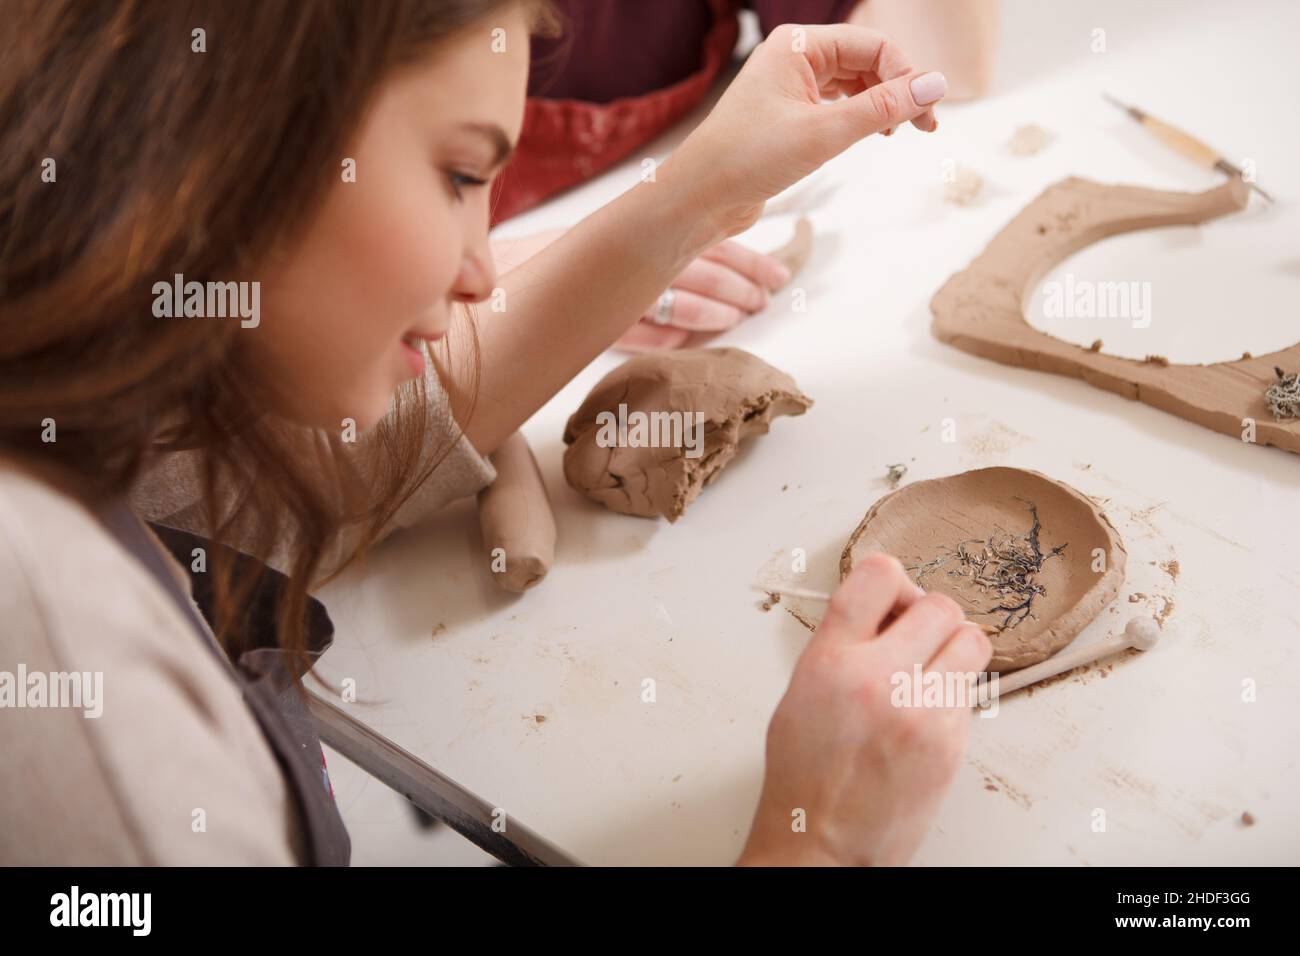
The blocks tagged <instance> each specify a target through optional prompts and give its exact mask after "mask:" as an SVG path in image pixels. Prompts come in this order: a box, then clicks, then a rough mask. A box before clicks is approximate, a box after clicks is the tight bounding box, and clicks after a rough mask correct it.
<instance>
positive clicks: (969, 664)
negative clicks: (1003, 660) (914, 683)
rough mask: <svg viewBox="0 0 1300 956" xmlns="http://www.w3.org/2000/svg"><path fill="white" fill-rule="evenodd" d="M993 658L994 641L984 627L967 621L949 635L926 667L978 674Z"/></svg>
mask: <svg viewBox="0 0 1300 956" xmlns="http://www.w3.org/2000/svg"><path fill="white" fill-rule="evenodd" d="M992 659H993V642H992V641H990V640H989V638H988V635H987V634H985V633H984V630H983V628H981V627H980V626H979V625H978V624H972V623H971V622H970V621H967V622H966V623H964V624H962V625H961V626H959V627H957V628H956V629H955V630H953V631H952V633H950V634H949V635H948V638H947V640H945V641H944V642H943V643H942V644H941V645H940V646H939V648H938V650H937V651H936V653H935V654H934V656H933V657H932V658H931V659H930V662H929V663H928V664H927V665H926V668H925V669H926V670H931V671H939V672H940V673H963V674H965V673H971V672H974V673H976V674H978V673H980V672H981V671H983V670H984V668H986V667H988V664H989V661H990V660H992Z"/></svg>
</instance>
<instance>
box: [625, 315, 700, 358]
mask: <svg viewBox="0 0 1300 956" xmlns="http://www.w3.org/2000/svg"><path fill="white" fill-rule="evenodd" d="M690 337H691V333H690V332H689V331H688V330H686V329H675V328H673V327H672V326H671V325H653V324H651V323H649V322H638V323H636V324H635V325H634V326H632V327H631V328H630V329H628V330H627V331H626V332H624V333H623V334H622V335H621V336H620V337H619V340H618V341H617V342H616V343H615V344H616V345H617V346H618V347H619V348H621V349H626V350H627V351H629V352H648V351H650V350H651V349H679V348H681V347H682V346H683V345H685V344H686V340H687V339H689V338H690Z"/></svg>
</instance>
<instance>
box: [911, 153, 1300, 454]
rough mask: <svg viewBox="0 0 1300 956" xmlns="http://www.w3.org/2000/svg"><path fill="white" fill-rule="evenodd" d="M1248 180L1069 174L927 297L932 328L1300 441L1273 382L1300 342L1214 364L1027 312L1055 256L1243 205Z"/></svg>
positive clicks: (1297, 444)
mask: <svg viewBox="0 0 1300 956" xmlns="http://www.w3.org/2000/svg"><path fill="white" fill-rule="evenodd" d="M1248 197H1249V187H1248V186H1247V184H1246V183H1244V182H1242V181H1241V180H1240V179H1238V178H1236V177H1233V178H1231V179H1229V180H1227V181H1226V182H1225V183H1224V184H1223V185H1222V186H1218V187H1216V188H1214V189H1209V190H1206V191H1205V192H1201V193H1183V192H1167V191H1164V190H1159V189H1145V188H1142V187H1139V186H1114V185H1107V184H1103V183H1098V182H1093V181H1092V180H1088V179H1080V178H1077V177H1071V178H1069V179H1064V180H1062V181H1061V182H1059V183H1055V184H1053V185H1051V186H1049V187H1047V189H1045V190H1044V191H1043V192H1042V194H1041V195H1040V196H1039V197H1038V198H1037V199H1035V200H1034V201H1033V202H1031V203H1030V204H1029V205H1028V206H1026V207H1025V208H1024V209H1023V210H1021V211H1020V213H1019V214H1018V215H1017V216H1016V217H1015V218H1014V219H1012V220H1011V221H1010V222H1009V223H1007V225H1006V226H1004V227H1003V229H1002V231H1001V232H999V233H998V234H997V235H996V236H994V237H993V239H992V241H991V242H989V244H988V247H987V248H986V249H985V250H984V251H983V252H982V253H980V254H979V256H978V257H977V258H976V259H975V261H974V262H972V263H971V264H970V265H969V266H967V267H966V268H965V269H963V270H962V271H961V272H958V273H957V274H956V275H954V276H952V278H950V279H949V280H948V281H947V282H946V283H944V285H943V288H941V289H940V290H939V291H938V292H937V293H935V296H934V298H933V299H932V300H931V302H930V310H931V312H933V313H934V322H933V323H932V324H931V326H930V329H931V331H932V332H933V333H934V336H935V338H937V339H939V341H941V342H946V343H948V344H949V345H952V346H955V347H957V348H959V349H961V350H962V351H964V352H970V353H971V354H973V355H979V356H982V357H983V358H988V359H993V360H994V361H995V362H1002V363H1003V364H1005V365H1018V366H1022V367H1024V368H1032V369H1038V370H1040V371H1044V372H1053V373H1055V374H1057V375H1069V376H1072V377H1074V378H1081V379H1083V380H1084V381H1085V382H1087V383H1088V384H1089V385H1093V386H1096V387H1097V388H1103V389H1106V390H1107V391H1110V392H1115V393H1116V394H1119V395H1123V396H1124V397H1125V398H1132V399H1137V400H1138V401H1140V402H1145V403H1146V404H1148V405H1151V406H1153V407H1155V408H1159V409H1161V410H1162V411H1166V412H1169V413H1170V414H1171V415H1177V416H1178V417H1179V418H1185V419H1187V420H1188V421H1191V422H1195V423H1196V424H1198V425H1204V426H1205V427H1206V428H1211V429H1213V430H1214V431H1217V432H1222V433H1223V434H1225V435H1231V436H1233V437H1234V438H1241V437H1242V436H1243V433H1245V432H1246V430H1247V428H1248V424H1247V422H1246V419H1251V420H1253V421H1254V423H1255V441H1256V442H1258V443H1259V444H1264V445H1275V446H1277V447H1278V448H1281V449H1284V450H1286V451H1289V452H1295V453H1300V419H1293V420H1289V421H1278V420H1276V419H1275V418H1274V417H1273V415H1272V413H1271V412H1270V411H1269V410H1268V406H1267V404H1266V403H1265V401H1264V392H1265V391H1266V390H1267V388H1268V386H1269V385H1271V384H1272V383H1273V382H1275V381H1276V380H1277V375H1276V373H1275V371H1274V369H1275V368H1281V369H1282V370H1283V371H1285V372H1288V373H1290V372H1296V371H1300V344H1296V345H1293V346H1290V347H1289V348H1285V349H1282V350H1280V351H1277V352H1271V353H1269V354H1268V355H1260V356H1257V357H1252V358H1241V359H1237V360H1235V361H1231V362H1215V363H1213V364H1210V365H1173V364H1168V363H1167V362H1164V361H1156V360H1152V359H1147V360H1146V361H1138V360H1135V359H1127V358H1119V357H1116V356H1111V355H1103V354H1101V353H1100V352H1093V351H1090V350H1089V349H1086V348H1083V347H1082V346H1078V345H1074V344H1073V343H1070V342H1064V341H1062V340H1060V339H1057V338H1053V337H1052V336H1050V335H1048V334H1047V333H1046V332H1040V331H1039V330H1038V329H1035V328H1034V327H1033V326H1031V325H1030V324H1029V323H1028V322H1027V321H1026V320H1025V312H1024V304H1025V300H1026V299H1027V297H1028V296H1030V295H1031V294H1032V293H1033V290H1034V289H1035V287H1036V286H1037V285H1038V283H1039V281H1040V280H1041V279H1042V278H1043V276H1045V275H1046V274H1047V273H1048V272H1049V271H1050V270H1051V269H1052V267H1053V266H1055V265H1056V264H1057V263H1059V262H1061V261H1062V260H1063V259H1065V258H1066V257H1067V256H1069V255H1070V254H1071V253H1074V252H1076V251H1078V250H1079V249H1082V248H1083V247H1084V246H1088V245H1091V244H1092V243H1094V242H1097V241H1099V240H1101V239H1104V238H1106V237H1107V236H1113V235H1116V234H1118V233H1123V232H1134V231H1136V230H1138V229H1149V228H1152V227H1154V226H1174V225H1191V224H1197V223H1202V222H1206V221H1207V220H1210V219H1216V218H1218V217H1219V216H1225V215H1227V214H1229V213H1233V212H1238V211H1240V210H1241V209H1244V208H1245V206H1246V201H1247V199H1248Z"/></svg>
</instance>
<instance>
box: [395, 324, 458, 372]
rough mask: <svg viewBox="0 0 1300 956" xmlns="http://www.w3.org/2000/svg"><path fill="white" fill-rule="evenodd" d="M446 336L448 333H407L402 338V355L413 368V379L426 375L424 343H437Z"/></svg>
mask: <svg viewBox="0 0 1300 956" xmlns="http://www.w3.org/2000/svg"><path fill="white" fill-rule="evenodd" d="M446 334H447V333H446V332H407V333H406V334H405V335H403V336H402V354H403V355H404V356H405V357H406V361H407V363H408V364H409V365H410V366H411V377H412V378H416V377H418V376H420V375H423V374H424V362H425V358H426V353H425V350H424V343H425V342H436V341H438V340H439V339H440V338H442V337H443V336H444V335H446Z"/></svg>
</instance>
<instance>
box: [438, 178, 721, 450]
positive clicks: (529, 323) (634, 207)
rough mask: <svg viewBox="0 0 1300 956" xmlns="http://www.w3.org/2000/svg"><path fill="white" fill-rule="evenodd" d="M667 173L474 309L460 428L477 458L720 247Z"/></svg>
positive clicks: (684, 187) (684, 186)
mask: <svg viewBox="0 0 1300 956" xmlns="http://www.w3.org/2000/svg"><path fill="white" fill-rule="evenodd" d="M674 172H675V170H674V168H673V165H672V161H671V160H669V161H668V162H665V163H664V164H663V165H662V166H660V167H659V169H658V170H657V171H656V175H655V179H654V180H653V181H648V182H641V183H638V184H637V185H636V186H635V187H633V188H632V189H630V190H628V191H627V192H626V193H624V194H623V195H622V196H620V197H618V198H617V199H615V200H614V201H613V202H611V203H609V204H608V205H606V206H604V207H602V208H601V209H599V210H597V211H596V212H594V213H592V214H591V215H590V216H588V217H587V218H586V219H584V220H582V221H581V222H580V223H578V224H577V225H576V226H574V227H573V228H572V229H570V230H569V231H568V232H566V233H564V235H563V236H561V237H560V238H559V239H557V240H556V241H555V242H553V243H552V244H551V245H549V246H547V247H546V248H545V249H543V250H542V251H541V252H540V253H538V254H537V255H536V256H534V257H533V258H531V259H529V260H528V261H527V262H526V263H524V264H523V265H521V266H519V267H518V268H515V269H513V270H511V271H510V272H509V273H507V274H506V275H505V276H503V277H502V279H501V283H500V287H501V289H502V290H503V291H504V299H503V305H504V309H503V311H493V307H492V305H491V304H490V303H485V304H483V305H480V306H478V307H477V308H476V310H475V311H476V313H477V315H478V325H477V329H478V335H479V342H480V346H481V349H482V364H481V369H480V378H479V389H478V401H477V403H476V405H475V409H474V414H473V416H472V417H471V418H470V420H469V421H468V422H465V423H464V425H465V434H466V436H467V437H468V438H469V440H470V442H471V443H472V444H473V445H474V447H475V448H476V449H477V450H478V451H479V452H480V453H481V454H484V455H486V454H490V453H491V452H492V451H495V450H496V448H497V447H498V446H499V445H500V444H501V442H502V441H504V440H505V439H506V437H507V436H509V435H510V434H511V433H512V432H514V431H515V430H516V429H518V428H519V426H520V425H522V424H523V423H524V422H525V421H526V420H527V419H528V418H529V417H530V416H531V415H532V414H533V412H535V411H537V409H539V408H540V407H541V406H542V405H543V404H545V402H546V401H547V400H548V399H549V398H550V397H551V396H553V395H554V394H555V393H556V392H557V391H559V390H560V389H561V388H563V387H564V385H565V384H566V383H567V382H568V381H569V380H570V379H572V378H573V376H575V375H576V374H577V373H578V372H579V371H581V370H582V369H583V368H584V367H585V366H586V365H587V364H588V363H589V362H590V361H591V360H592V359H593V358H595V357H596V356H597V355H599V354H600V353H601V352H602V351H604V350H605V349H606V348H608V347H609V346H610V345H611V344H613V342H614V341H615V340H616V339H617V338H618V337H619V336H620V335H622V334H623V333H624V332H625V331H627V329H628V327H629V326H631V325H632V324H633V323H634V322H636V321H637V320H638V319H639V318H640V316H641V315H642V313H644V311H645V310H646V308H647V307H648V306H649V305H650V304H651V303H652V302H653V301H654V300H655V297H656V296H658V295H659V294H660V293H661V292H662V291H663V290H664V289H666V288H667V287H668V286H669V285H670V284H671V283H672V280H673V278H674V277H675V276H676V275H677V274H678V273H679V272H681V270H682V269H683V268H685V267H686V265H687V264H688V263H690V262H691V261H692V260H693V259H694V258H695V257H696V256H698V255H699V254H700V253H701V252H703V251H704V250H706V249H708V248H710V247H711V246H712V245H714V244H715V243H717V242H719V241H720V240H721V239H723V238H725V235H724V234H723V232H724V231H723V230H721V229H720V228H719V227H718V226H717V225H715V224H714V222H713V220H712V219H711V217H710V216H709V215H708V210H707V209H706V208H705V206H704V205H703V204H702V202H701V201H700V200H699V199H698V198H696V197H697V196H698V191H697V189H696V188H695V186H696V184H692V183H686V182H679V181H676V180H675V179H674ZM683 175H684V174H683ZM457 346H458V343H457V342H455V341H453V342H452V348H453V349H455V348H457ZM452 374H455V372H453V373H452Z"/></svg>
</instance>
